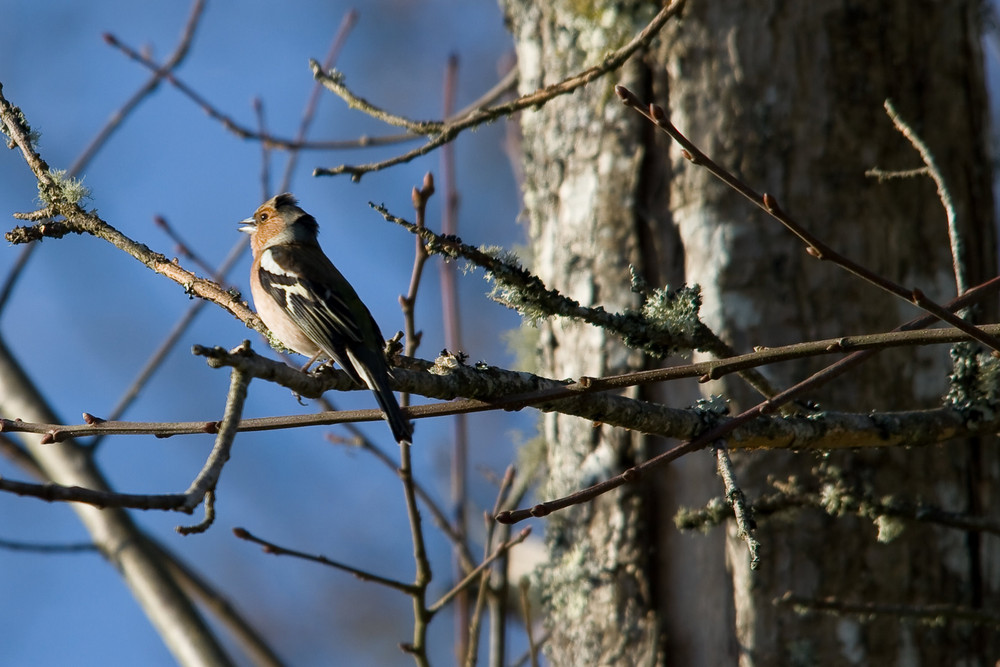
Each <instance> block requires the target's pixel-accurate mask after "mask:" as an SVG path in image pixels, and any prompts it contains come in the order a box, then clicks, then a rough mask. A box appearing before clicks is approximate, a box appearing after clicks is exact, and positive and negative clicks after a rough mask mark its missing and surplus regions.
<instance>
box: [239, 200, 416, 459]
mask: <svg viewBox="0 0 1000 667" xmlns="http://www.w3.org/2000/svg"><path fill="white" fill-rule="evenodd" d="M241 225H242V226H241V227H240V231H241V232H246V233H248V234H250V248H251V250H252V251H253V266H252V267H251V269H250V293H251V294H252V295H253V302H254V305H255V306H256V307H257V314H258V315H259V316H260V319H261V320H263V321H264V324H265V325H267V328H268V329H270V330H271V333H273V334H274V337H275V338H277V339H278V340H279V341H281V343H282V344H283V345H284V346H285V347H288V348H289V349H292V350H294V351H296V352H298V353H299V354H303V355H305V356H307V357H310V358H316V357H323V358H326V359H332V360H333V361H336V362H337V364H338V365H339V366H340V367H341V368H343V369H344V370H345V371H346V372H347V374H348V375H350V376H351V377H352V378H353V379H354V380H356V381H357V382H359V383H361V384H365V385H367V386H368V388H369V389H371V390H372V393H374V394H375V399H376V400H377V401H378V404H379V407H381V408H382V414H383V416H384V417H385V420H386V421H387V422H388V423H389V428H391V429H392V435H393V437H394V438H395V439H396V441H397V442H399V441H402V440H406V441H410V438H411V437H412V433H413V428H412V426H411V425H410V423H409V422H408V421H407V420H406V418H405V417H404V416H403V413H402V411H401V410H400V408H399V403H398V402H397V401H396V396H395V395H394V394H393V393H392V389H390V388H389V382H388V377H389V367H388V364H387V363H386V360H385V354H384V352H383V348H384V345H385V339H384V338H383V337H382V334H381V332H380V331H379V329H378V324H376V322H375V320H374V318H372V315H371V313H370V312H369V311H368V308H366V307H365V304H364V303H362V301H361V299H360V298H359V297H358V294H357V292H355V291H354V288H353V287H351V284H350V283H349V282H347V279H346V278H344V276H343V275H341V273H340V271H338V270H337V268H336V267H335V266H334V265H333V263H332V262H331V261H330V260H329V258H327V256H326V255H325V254H323V250H322V248H320V246H319V242H318V241H317V240H316V237H317V235H318V233H319V225H318V224H317V223H316V219H315V218H313V217H312V216H311V215H309V214H308V213H306V212H305V211H303V210H302V209H301V208H299V206H298V201H297V200H296V199H295V197H293V196H292V195H291V194H288V193H285V194H280V195H278V196H276V197H274V198H272V199H269V200H267V201H266V202H264V203H263V204H261V205H260V208H258V209H257V211H256V212H255V213H254V214H253V217H252V218H247V219H246V220H244V221H243V222H242V223H241Z"/></svg>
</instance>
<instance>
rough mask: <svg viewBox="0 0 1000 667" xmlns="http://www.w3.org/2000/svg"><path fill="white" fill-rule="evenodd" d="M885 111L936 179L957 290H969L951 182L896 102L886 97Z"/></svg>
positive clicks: (966, 267) (963, 248) (966, 266)
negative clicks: (902, 114)
mask: <svg viewBox="0 0 1000 667" xmlns="http://www.w3.org/2000/svg"><path fill="white" fill-rule="evenodd" d="M885 112H886V113H887V114H888V115H889V118H890V119H891V120H892V124H893V125H895V126H896V129H897V130H899V132H900V134H902V135H903V136H904V137H906V139H907V140H908V141H909V142H910V143H911V144H912V145H913V147H914V148H915V149H917V152H918V153H920V159H921V160H923V162H924V164H925V165H926V167H927V173H928V175H929V176H930V177H931V178H932V179H933V180H934V185H936V186H937V193H938V198H939V199H940V200H941V205H942V206H943V207H944V213H945V216H946V217H947V219H948V239H949V241H950V242H951V260H952V265H953V267H954V270H955V286H956V288H957V289H958V293H959V294H961V293H963V292H965V290H967V289H969V276H968V267H969V262H968V259H967V257H966V252H965V244H964V243H963V241H962V235H961V233H960V223H959V220H958V217H957V215H956V214H955V204H954V203H953V202H952V199H951V192H950V191H949V190H948V184H947V183H946V182H945V180H944V175H943V174H942V173H941V168H940V167H939V166H938V163H937V160H936V159H935V158H934V153H933V152H932V151H931V149H930V146H928V145H927V143H926V142H924V140H923V139H921V138H920V135H919V134H917V132H916V130H914V129H913V127H912V126H911V125H910V124H909V123H907V122H906V120H904V119H903V117H902V116H901V115H900V114H899V112H898V111H897V110H896V107H895V105H893V103H892V100H888V99H887V100H886V101H885Z"/></svg>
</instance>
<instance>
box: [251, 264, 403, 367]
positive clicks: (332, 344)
mask: <svg viewBox="0 0 1000 667" xmlns="http://www.w3.org/2000/svg"><path fill="white" fill-rule="evenodd" d="M300 257H301V253H300V252H293V251H292V250H291V249H290V248H286V247H283V246H275V247H272V248H268V249H267V250H265V251H264V254H263V255H262V257H261V262H260V283H261V286H262V287H263V288H264V290H265V291H266V292H267V293H268V294H270V295H271V297H272V298H274V299H275V300H276V301H277V302H278V304H279V305H281V306H283V307H284V310H285V312H286V313H288V315H289V317H290V318H291V319H292V321H293V322H295V324H296V325H297V326H298V327H299V328H300V329H301V330H302V332H303V333H304V334H305V335H306V336H307V337H308V338H309V339H310V340H312V341H313V342H314V343H315V344H316V345H317V346H318V347H319V348H320V349H322V350H323V351H324V352H326V353H327V354H328V355H330V356H332V357H333V358H334V360H335V361H336V362H337V363H338V364H339V365H340V366H341V368H344V370H346V371H348V373H351V374H352V375H354V374H355V373H354V372H353V371H354V368H353V367H352V366H353V364H352V363H349V360H348V359H347V358H346V356H345V354H344V351H345V350H346V349H347V348H351V347H355V346H357V345H363V344H364V342H365V330H366V329H368V330H369V331H371V332H372V333H374V335H375V336H376V337H375V340H376V341H382V340H384V339H383V338H382V336H381V334H380V333H378V326H377V325H376V324H375V320H373V319H372V316H371V313H369V312H368V309H367V308H366V307H365V305H364V303H362V301H361V299H360V298H359V297H358V295H357V293H356V292H355V291H354V288H353V287H351V284H350V283H349V282H347V279H346V278H344V276H343V275H341V273H340V271H338V270H337V268H336V267H335V266H334V265H333V263H332V262H330V260H329V259H328V258H327V257H326V255H324V254H323V253H322V252H316V253H313V254H311V255H310V256H309V260H310V261H312V262H320V261H322V262H323V265H322V266H311V267H309V270H308V271H307V270H304V269H305V267H303V266H301V265H300V263H301V259H300ZM345 362H348V363H345ZM359 379H360V378H359Z"/></svg>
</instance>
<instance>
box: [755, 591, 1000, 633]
mask: <svg viewBox="0 0 1000 667" xmlns="http://www.w3.org/2000/svg"><path fill="white" fill-rule="evenodd" d="M775 603H776V604H782V605H789V606H791V607H793V608H794V609H795V610H796V611H798V612H799V613H808V612H813V611H820V612H825V613H829V614H834V615H836V616H844V615H848V614H849V615H851V616H856V617H857V618H859V619H860V620H862V621H870V620H871V619H872V618H874V617H876V616H890V617H892V618H905V619H913V620H917V621H921V622H923V623H926V624H928V625H933V626H937V625H940V624H942V623H946V622H951V623H962V624H971V625H984V626H987V627H993V628H1000V613H997V612H995V611H990V610H989V609H982V608H978V607H962V606H959V605H951V604H887V603H880V602H847V601H846V600H839V599H837V598H832V597H828V598H809V597H804V596H800V595H794V594H793V593H791V592H790V591H789V592H787V593H785V594H784V595H782V596H781V597H780V598H778V599H777V600H775Z"/></svg>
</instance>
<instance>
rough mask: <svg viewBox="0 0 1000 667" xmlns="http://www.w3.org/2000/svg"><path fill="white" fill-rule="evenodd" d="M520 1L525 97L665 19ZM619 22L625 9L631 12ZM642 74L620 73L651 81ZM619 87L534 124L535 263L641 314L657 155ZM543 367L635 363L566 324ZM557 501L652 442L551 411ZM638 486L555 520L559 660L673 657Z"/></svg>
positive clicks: (555, 656) (600, 337) (567, 369)
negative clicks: (649, 173) (647, 202)
mask: <svg viewBox="0 0 1000 667" xmlns="http://www.w3.org/2000/svg"><path fill="white" fill-rule="evenodd" d="M582 5H586V3H576V4H574V3H568V2H567V3H559V2H557V3H533V2H532V3H528V2H511V3H509V4H508V5H507V7H508V13H509V15H510V16H511V19H512V29H513V32H514V35H515V39H516V41H517V44H518V60H519V71H520V88H521V90H522V91H525V92H526V91H531V90H534V89H536V88H539V87H541V86H544V85H548V84H550V83H555V82H557V81H559V80H561V79H563V78H565V77H567V76H568V75H570V74H572V73H575V72H577V71H579V70H581V69H584V68H586V67H588V66H590V65H592V64H593V63H595V62H599V61H600V59H601V58H602V57H603V55H604V54H605V53H606V52H607V51H608V50H609V48H615V47H617V46H620V45H621V44H624V43H625V42H626V41H628V40H629V39H631V37H632V36H633V35H634V34H635V33H636V32H637V31H638V30H639V29H641V28H642V26H643V25H644V24H645V22H646V21H648V20H649V19H650V18H651V17H652V16H653V13H654V12H655V10H656V9H657V8H656V7H655V6H654V5H652V4H650V3H638V2H635V3H622V4H621V5H620V6H619V7H618V8H617V11H616V9H615V8H612V7H609V8H607V9H604V8H601V7H599V6H596V5H595V6H589V5H587V6H586V7H584V6H582ZM618 12H620V13H618ZM638 70H639V68H638V67H636V66H634V65H633V66H630V67H627V68H626V70H625V71H623V72H622V73H621V77H622V79H623V80H624V81H627V82H629V83H631V84H633V85H635V84H636V83H638V80H637V79H636V78H635V77H636V72H637V71H638ZM617 82H618V80H617V79H609V78H606V79H603V80H601V81H600V82H598V83H594V84H592V85H590V86H589V87H588V88H587V89H586V90H583V91H580V92H579V93H577V94H574V95H572V96H566V97H561V98H558V99H556V100H554V101H553V102H551V103H550V104H548V105H546V106H545V108H544V110H542V111H541V112H539V113H527V114H524V115H523V117H522V119H521V128H522V132H523V136H524V139H523V148H524V159H523V163H524V177H525V183H526V188H525V207H526V209H527V212H528V218H529V220H530V235H531V241H532V250H533V255H534V267H535V269H536V270H537V271H538V273H539V275H540V276H541V277H542V279H543V280H544V281H545V282H546V284H548V285H549V286H551V287H554V288H556V289H558V290H560V291H562V292H563V293H564V294H567V295H568V296H571V297H572V298H574V299H576V300H578V301H579V302H580V303H583V304H586V305H598V304H600V305H603V306H604V307H605V308H607V309H608V310H611V311H616V310H621V309H625V308H629V307H633V306H635V305H636V300H635V295H633V294H631V293H630V292H629V289H628V266H629V264H630V263H632V264H636V265H639V266H641V252H640V247H639V245H640V237H639V234H638V233H637V221H636V196H637V191H638V189H639V181H640V167H641V165H642V158H643V155H644V148H643V146H642V144H641V141H640V138H641V136H642V129H641V123H640V120H641V119H639V118H637V117H636V115H635V114H634V113H632V112H629V111H628V110H627V109H625V108H624V107H622V105H621V104H619V103H617V101H616V98H615V95H614V90H613V86H614V84H615V83H617ZM541 340H542V351H541V369H542V372H543V373H546V374H548V373H552V374H554V376H555V377H579V376H581V375H604V374H609V373H620V372H624V371H627V370H628V369H629V368H634V367H635V365H636V362H637V360H636V358H635V357H634V355H632V354H631V353H630V351H629V350H628V349H627V348H625V347H624V346H623V345H622V343H621V341H619V340H617V339H616V338H614V337H611V336H608V335H607V334H605V333H604V332H603V331H600V330H598V329H595V328H592V327H587V326H580V325H577V324H574V323H571V322H568V321H565V320H552V321H549V322H546V323H545V324H544V325H542V336H541ZM544 432H545V437H546V439H547V440H548V442H549V443H551V445H552V446H551V447H550V449H549V455H548V464H549V469H550V473H551V476H550V478H549V481H548V484H547V487H546V489H545V495H546V496H557V495H563V494H565V493H568V492H570V491H573V490H574V489H577V488H580V487H581V486H582V485H586V484H590V483H593V482H595V481H598V480H600V479H603V478H605V477H607V476H609V475H613V474H615V473H617V472H620V471H621V470H622V469H623V468H624V467H628V466H629V465H630V464H631V463H632V462H634V461H635V460H637V458H641V457H643V456H644V453H643V447H644V443H643V442H642V440H641V438H638V437H637V436H635V435H633V434H630V433H628V432H625V431H623V430H620V429H614V428H610V427H602V426H595V425H594V424H591V423H588V422H583V421H581V420H579V419H574V418H571V417H558V416H555V415H549V416H547V417H546V419H545V422H544ZM639 491H640V490H639V489H636V488H629V489H625V490H623V491H622V492H621V493H614V494H610V495H608V496H606V497H604V498H601V499H600V500H599V501H598V502H596V503H593V504H591V505H586V506H582V507H579V508H576V509H574V510H573V511H569V512H563V513H560V514H558V515H556V516H553V517H552V518H551V520H550V521H549V523H548V526H547V536H548V542H549V547H550V553H551V558H552V563H553V566H552V567H550V568H548V569H547V574H546V581H545V584H544V585H545V591H544V594H545V595H547V596H548V604H549V606H550V607H551V609H552V610H558V611H555V612H554V613H553V614H552V615H551V616H550V620H551V623H550V624H549V630H551V632H552V637H551V639H550V640H549V642H548V651H549V656H550V659H551V660H552V661H553V662H554V663H555V664H563V665H570V664H579V665H583V664H591V665H598V664H600V665H605V664H607V665H611V664H616V665H618V664H636V665H638V664H650V663H651V662H653V661H654V660H655V659H656V654H657V651H658V650H659V648H660V643H659V641H658V628H657V625H656V617H655V615H654V614H653V599H652V588H651V582H650V576H649V570H648V566H647V561H648V546H647V544H648V536H647V521H646V519H647V517H646V516H645V513H644V512H643V508H642V505H643V502H642V498H641V496H640V495H639Z"/></svg>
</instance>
